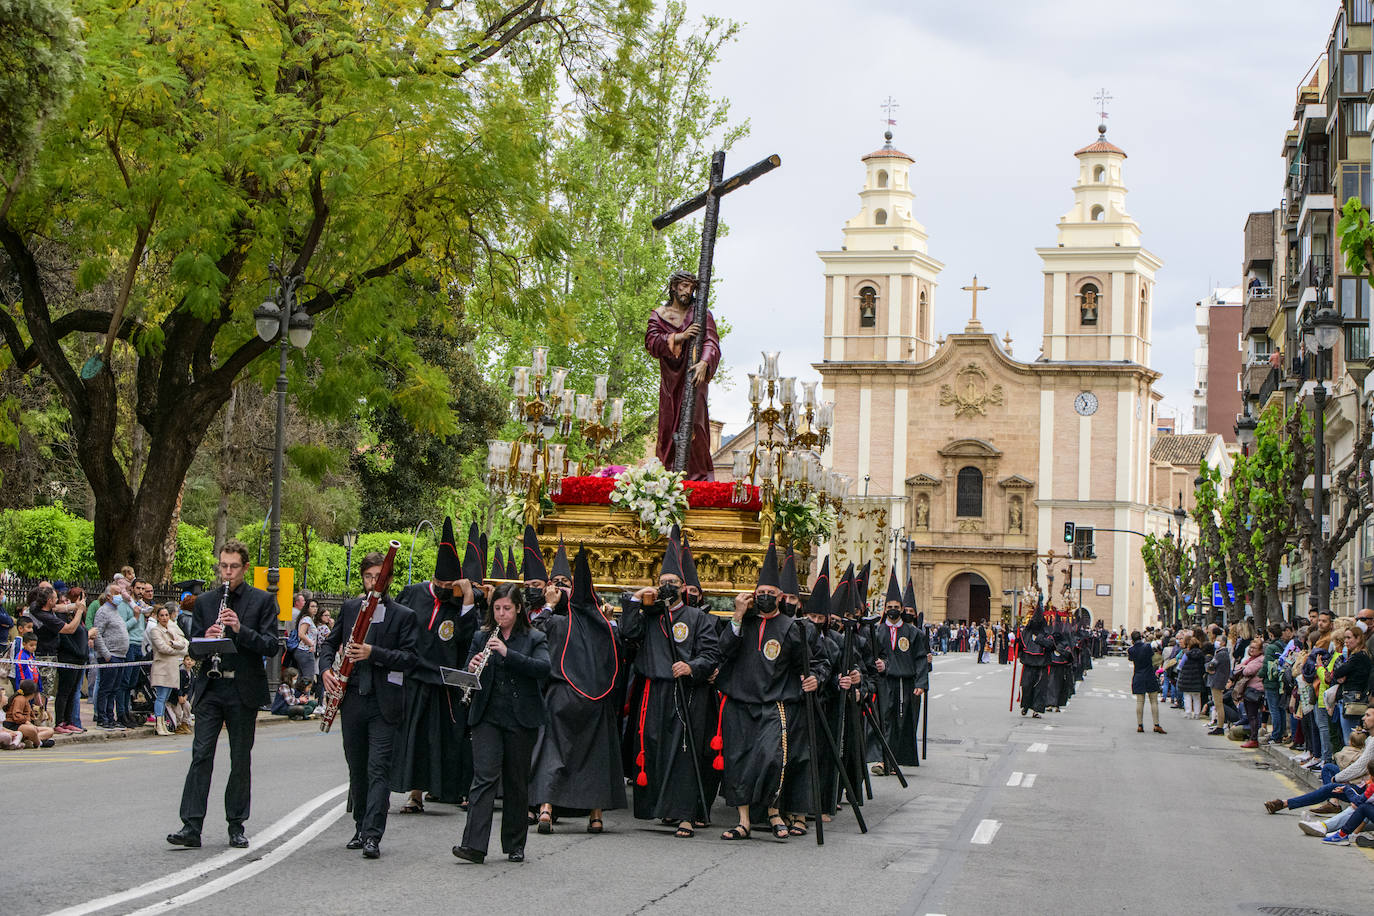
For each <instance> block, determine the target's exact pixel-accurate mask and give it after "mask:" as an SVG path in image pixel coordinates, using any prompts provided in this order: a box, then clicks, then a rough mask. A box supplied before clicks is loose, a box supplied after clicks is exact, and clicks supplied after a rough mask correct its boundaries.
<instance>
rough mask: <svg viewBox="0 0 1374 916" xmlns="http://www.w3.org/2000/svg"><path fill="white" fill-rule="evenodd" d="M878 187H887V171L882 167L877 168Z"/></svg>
mask: <svg viewBox="0 0 1374 916" xmlns="http://www.w3.org/2000/svg"><path fill="white" fill-rule="evenodd" d="M878 187H880V188H885V187H887V171H886V170H884V169H878Z"/></svg>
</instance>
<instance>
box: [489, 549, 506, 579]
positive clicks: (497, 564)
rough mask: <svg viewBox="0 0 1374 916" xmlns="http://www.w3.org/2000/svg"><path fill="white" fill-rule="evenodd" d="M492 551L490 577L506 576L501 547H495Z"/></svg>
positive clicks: (502, 577)
mask: <svg viewBox="0 0 1374 916" xmlns="http://www.w3.org/2000/svg"><path fill="white" fill-rule="evenodd" d="M492 553H493V554H494V557H493V559H492V561H491V577H492V578H493V579H504V578H506V561H505V560H503V559H501V548H500V547H498V548H496V549H495V550H494V551H492Z"/></svg>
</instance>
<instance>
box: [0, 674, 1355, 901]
mask: <svg viewBox="0 0 1374 916" xmlns="http://www.w3.org/2000/svg"><path fill="white" fill-rule="evenodd" d="M1010 677H1011V672H1010V669H1009V668H1006V667H1002V666H998V665H995V664H993V665H976V664H974V661H973V658H972V656H969V655H948V656H941V657H939V658H938V659H937V660H936V667H935V674H934V679H933V682H932V684H933V685H932V694H933V696H932V704H931V708H932V709H933V716H932V718H931V728H930V757H929V759H928V760H927V761H926V762H925V764H924V765H923V766H921V767H920V768H919V769H918V770H913V771H910V773H909V779H910V780H911V787H910V788H909V789H907V790H902V789H901V788H900V787H899V786H898V785H897V782H896V780H895V779H893V778H891V777H889V778H885V779H875V780H874V791H875V794H876V797H875V799H874V800H873V801H872V802H870V803H869V804H868V805H866V806H865V808H864V813H865V815H866V817H867V820H868V824H869V832H868V834H867V835H866V836H860V835H859V832H858V830H857V828H856V826H855V824H854V821H853V818H852V816H849V815H847V814H842V815H841V816H840V817H839V818H837V820H836V821H835V822H834V823H832V824H830V825H827V829H826V834H825V836H826V843H825V846H824V847H822V848H817V847H816V845H815V842H814V839H813V838H812V837H810V836H808V837H806V838H804V839H800V840H798V839H793V840H789V841H786V842H779V841H775V840H773V839H771V838H770V837H767V835H766V833H756V834H755V838H754V839H752V840H750V841H747V842H743V843H724V842H721V841H719V840H717V839H715V836H716V834H717V833H718V832H719V829H720V828H722V827H724V826H726V825H727V824H728V823H730V822H732V819H731V818H730V816H729V815H728V814H726V813H724V812H723V811H721V810H720V809H718V812H719V813H718V814H717V817H716V820H717V829H716V830H714V831H701V832H699V833H698V835H697V837H696V838H695V839H692V840H687V841H683V840H677V839H674V838H672V837H671V836H670V835H669V833H670V831H669V830H668V829H667V828H659V827H657V826H651V825H646V824H643V823H640V822H637V821H634V820H633V819H631V818H629V817H628V815H627V814H626V813H625V812H611V813H610V814H609V815H608V817H607V824H606V827H607V832H606V833H605V834H603V835H601V836H590V835H588V834H586V833H584V832H582V827H583V822H582V821H580V820H575V821H571V822H566V821H565V822H563V823H561V824H560V825H559V827H558V828H557V830H556V832H555V833H554V835H553V836H551V837H550V836H538V835H537V834H534V833H533V832H531V835H530V839H529V844H528V847H527V855H528V858H527V860H526V862H525V863H524V864H523V865H512V864H510V863H507V862H506V861H505V859H504V857H500V856H499V855H493V856H492V858H490V859H488V862H487V864H486V865H484V866H472V865H468V864H466V863H462V862H459V861H457V860H456V859H454V858H453V857H452V856H451V855H450V852H449V849H450V847H451V846H453V845H454V844H455V843H456V842H457V841H458V838H459V835H460V833H461V830H462V825H463V820H464V814H463V813H462V812H461V811H459V810H457V809H456V808H452V807H449V806H442V805H432V806H430V810H429V811H428V812H427V813H426V814H424V815H421V816H400V815H397V814H395V811H396V808H397V807H399V805H400V804H401V797H400V796H395V797H393V801H394V805H393V808H392V812H393V813H392V817H391V820H390V822H389V824H388V829H387V834H386V838H385V840H384V842H383V845H382V853H383V854H382V858H381V859H380V860H378V861H375V862H372V861H365V860H363V859H361V858H360V857H359V854H358V853H354V852H348V851H346V850H344V849H343V844H344V842H345V841H347V839H348V838H349V836H350V835H351V833H352V830H351V820H350V819H349V818H348V817H347V816H346V815H344V813H343V786H344V778H345V768H344V763H343V755H342V751H341V749H340V747H339V738H338V734H337V729H336V731H335V734H333V735H322V734H321V733H320V732H319V731H318V728H317V726H316V724H315V723H303V724H300V725H297V724H294V723H292V724H283V725H277V726H274V727H272V728H265V729H261V730H259V732H258V741H257V746H256V748H255V750H254V773H253V817H252V819H251V820H250V821H249V823H248V825H247V826H248V833H249V837H250V840H251V847H250V849H248V850H245V851H239V850H232V849H230V848H229V846H228V844H227V837H226V835H225V832H224V824H223V820H222V818H223V807H222V803H221V801H220V793H221V792H222V788H223V784H224V783H223V780H224V776H225V773H226V771H227V767H228V755H227V749H226V747H225V745H224V743H223V742H221V748H220V755H219V758H218V760H217V761H216V777H215V781H214V784H213V786H212V789H211V810H210V816H209V818H208V819H207V822H206V827H205V841H206V844H205V846H204V848H202V849H199V850H181V849H174V848H172V847H169V846H168V845H166V843H165V842H164V841H163V836H164V835H165V834H166V833H168V832H169V831H171V830H174V829H176V828H177V827H178V826H179V823H178V820H177V815H176V811H177V804H178V800H179V797H180V792H181V783H182V779H183V777H184V775H185V771H186V763H187V758H188V752H189V745H190V739H189V738H187V737H180V738H171V739H157V738H148V739H135V740H128V741H116V742H106V743H101V744H87V745H78V746H72V747H67V748H54V749H52V750H49V751H16V752H9V753H3V754H0V780H3V784H4V787H5V789H4V798H5V811H4V815H3V818H0V848H4V849H5V850H6V851H7V852H8V853H9V856H8V857H7V862H8V867H7V868H6V873H7V880H6V893H5V900H6V904H5V907H4V909H5V911H7V912H15V913H54V912H61V913H64V914H71V916H80V914H87V913H101V914H107V913H108V914H114V913H135V912H136V913H156V912H164V911H169V910H174V909H180V910H182V911H183V912H187V913H225V912H235V913H268V912H282V911H287V912H291V911H301V910H307V909H308V910H311V911H314V912H322V913H328V914H331V916H335V914H354V913H359V914H361V913H382V912H411V913H439V912H445V913H448V912H454V911H457V912H464V913H482V914H503V913H520V914H528V913H541V912H545V911H548V910H549V909H550V908H551V907H552V908H553V909H554V911H555V912H570V913H596V914H629V913H669V914H671V913H692V914H700V913H735V912H758V911H768V912H807V913H840V912H847V913H853V914H858V913H863V914H869V913H874V914H883V913H910V914H916V916H921V914H947V916H955V914H960V916H962V914H988V913H994V914H995V913H1012V912H1016V913H1032V914H1039V913H1044V914H1080V913H1081V914H1099V913H1140V914H1156V913H1168V914H1178V913H1201V912H1206V913H1209V914H1217V913H1221V914H1229V913H1249V914H1254V913H1259V912H1263V911H1262V910H1261V909H1260V908H1261V907H1276V906H1306V907H1314V908H1317V909H1318V910H1325V911H1330V913H1334V914H1342V913H1345V914H1364V913H1370V912H1374V893H1372V892H1371V891H1370V890H1369V889H1368V888H1369V880H1368V879H1369V875H1370V874H1371V872H1369V871H1368V869H1369V867H1370V861H1372V860H1374V856H1369V854H1368V853H1367V852H1366V851H1364V850H1361V849H1357V848H1355V847H1350V848H1329V847H1325V846H1323V844H1322V843H1321V842H1320V841H1318V840H1315V839H1311V838H1307V837H1304V836H1302V835H1301V834H1300V832H1299V831H1298V829H1297V818H1296V816H1295V815H1292V814H1290V813H1284V814H1283V815H1279V816H1275V817H1270V816H1267V815H1265V814H1264V810H1263V807H1262V804H1261V803H1262V801H1263V800H1264V799H1267V798H1272V797H1275V796H1280V795H1288V794H1293V793H1294V792H1295V791H1296V789H1295V786H1294V785H1293V783H1292V782H1290V781H1289V780H1288V778H1287V777H1286V776H1283V775H1281V774H1279V773H1278V772H1276V771H1271V770H1269V769H1268V762H1267V760H1266V758H1264V757H1262V756H1261V755H1259V754H1258V753H1257V752H1255V751H1246V750H1242V749H1240V748H1239V747H1238V746H1237V745H1236V744H1234V743H1231V742H1228V741H1225V740H1223V739H1215V738H1207V737H1206V736H1205V735H1204V733H1203V732H1204V729H1203V728H1202V727H1201V725H1200V723H1196V722H1189V721H1184V720H1183V719H1182V718H1181V717H1180V715H1179V714H1178V713H1177V712H1175V711H1172V710H1165V711H1163V712H1164V716H1165V720H1164V725H1165V728H1167V729H1168V730H1169V734H1168V735H1164V736H1161V735H1155V734H1152V733H1149V732H1146V733H1145V734H1143V735H1142V734H1137V733H1136V731H1135V721H1134V704H1133V702H1132V700H1131V698H1130V697H1129V694H1128V693H1127V692H1126V691H1128V690H1129V673H1128V668H1127V665H1126V663H1125V661H1124V660H1115V659H1110V660H1100V661H1099V662H1098V667H1097V668H1096V669H1095V670H1094V671H1092V672H1090V673H1089V675H1088V680H1087V681H1086V683H1084V684H1081V685H1080V688H1079V695H1078V697H1076V698H1075V699H1074V701H1073V703H1072V704H1070V705H1069V706H1068V707H1067V708H1066V709H1065V711H1064V712H1062V713H1060V714H1057V715H1056V714H1047V716H1046V717H1045V718H1044V719H1032V718H1022V717H1020V716H1019V715H1015V714H1009V713H1008V712H1007V701H1008V688H1009V685H1010ZM1146 715H1147V728H1148V711H1147V713H1146ZM496 848H497V846H496V845H494V846H493V849H496ZM1367 856H1368V858H1367ZM11 906H13V907H14V908H13V909H11Z"/></svg>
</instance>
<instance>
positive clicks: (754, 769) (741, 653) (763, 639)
mask: <svg viewBox="0 0 1374 916" xmlns="http://www.w3.org/2000/svg"><path fill="white" fill-rule="evenodd" d="M802 638H803V637H802V630H801V627H800V626H799V625H798V623H797V621H796V620H794V619H793V618H791V617H787V616H784V615H782V614H774V615H773V616H772V617H768V618H763V617H758V616H749V617H746V618H744V621H743V622H742V623H741V625H740V632H739V633H738V634H736V633H735V631H734V628H733V627H731V626H727V627H726V628H725V629H724V630H722V631H721V637H720V657H721V672H720V676H719V677H718V678H717V686H718V687H719V688H720V691H721V692H722V693H723V694H724V695H725V697H726V699H725V703H724V705H723V707H722V712H721V738H722V742H723V744H724V747H723V749H722V754H723V756H724V763H725V766H724V772H723V773H722V775H721V787H720V788H721V796H722V797H723V798H724V799H725V803H726V804H727V805H731V806H740V805H748V806H749V807H750V812H751V817H753V818H755V819H758V818H760V816H761V814H762V812H763V811H764V810H766V809H768V808H773V807H777V805H778V803H779V799H780V798H781V796H782V791H783V774H784V772H785V770H786V767H787V759H788V754H789V753H791V752H792V750H793V749H792V748H790V747H789V741H790V739H789V732H788V722H789V720H790V719H791V717H792V716H794V715H796V714H797V713H798V708H797V702H796V701H797V699H799V698H800V680H801V677H802V644H801V641H802Z"/></svg>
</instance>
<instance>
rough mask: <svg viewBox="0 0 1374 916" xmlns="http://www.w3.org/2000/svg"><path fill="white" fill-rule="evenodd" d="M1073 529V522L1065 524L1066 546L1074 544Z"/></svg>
mask: <svg viewBox="0 0 1374 916" xmlns="http://www.w3.org/2000/svg"><path fill="white" fill-rule="evenodd" d="M1073 528H1074V525H1073V522H1065V523H1064V543H1065V544H1072V543H1073Z"/></svg>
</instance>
